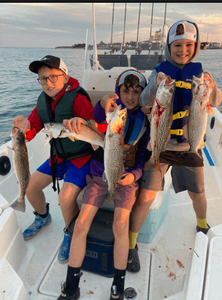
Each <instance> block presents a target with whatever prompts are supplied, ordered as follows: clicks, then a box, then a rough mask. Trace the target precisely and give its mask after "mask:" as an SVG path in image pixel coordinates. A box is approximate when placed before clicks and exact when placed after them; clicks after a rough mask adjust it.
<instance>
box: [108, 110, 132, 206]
mask: <svg viewBox="0 0 222 300" xmlns="http://www.w3.org/2000/svg"><path fill="white" fill-rule="evenodd" d="M106 120H107V123H108V127H107V131H106V136H105V149H104V167H105V169H104V174H103V180H104V181H107V182H108V195H107V199H109V200H110V199H115V198H118V199H121V198H120V196H119V194H118V193H117V191H116V186H115V185H116V183H117V182H118V181H119V180H120V179H121V177H122V175H123V172H124V163H123V148H124V130H125V127H126V120H127V109H126V108H124V109H122V110H121V105H119V106H118V107H116V108H115V110H114V111H113V112H112V113H107V115H106Z"/></svg>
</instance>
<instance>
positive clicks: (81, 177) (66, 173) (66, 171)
mask: <svg viewBox="0 0 222 300" xmlns="http://www.w3.org/2000/svg"><path fill="white" fill-rule="evenodd" d="M89 166H90V162H89V161H87V163H85V165H84V166H82V167H81V168H79V169H78V168H77V167H75V166H74V165H73V164H72V163H71V162H69V161H68V162H64V161H62V162H61V163H59V164H57V172H56V178H58V179H59V180H62V179H64V182H70V183H73V184H75V185H77V186H78V187H79V188H80V189H81V190H82V189H83V188H84V187H85V186H86V175H87V174H89ZM37 171H39V172H41V173H43V174H46V175H50V176H52V168H51V167H50V166H49V159H47V160H46V161H45V162H44V163H43V164H42V165H41V166H40V167H39V168H38V169H37Z"/></svg>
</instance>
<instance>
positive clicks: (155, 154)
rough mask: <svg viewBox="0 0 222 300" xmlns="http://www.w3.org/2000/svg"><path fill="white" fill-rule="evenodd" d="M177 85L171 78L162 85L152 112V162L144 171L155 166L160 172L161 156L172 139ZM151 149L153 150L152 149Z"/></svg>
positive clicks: (165, 79)
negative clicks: (171, 131) (171, 130)
mask: <svg viewBox="0 0 222 300" xmlns="http://www.w3.org/2000/svg"><path fill="white" fill-rule="evenodd" d="M175 88H176V84H175V80H173V79H171V77H170V76H166V77H165V78H164V79H163V80H162V81H161V83H160V85H159V87H158V89H157V92H156V98H155V101H154V104H153V108H152V111H151V116H152V118H151V132H150V142H149V144H148V149H149V150H152V155H151V158H150V160H149V161H148V162H147V163H146V164H145V166H144V170H147V169H148V168H149V167H153V166H155V167H156V168H157V169H158V170H160V166H159V156H160V152H162V151H164V149H165V147H166V144H167V142H168V140H169V138H170V128H171V125H172V122H173V99H174V92H175ZM150 148H151V149H150Z"/></svg>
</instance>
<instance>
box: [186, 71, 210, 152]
mask: <svg viewBox="0 0 222 300" xmlns="http://www.w3.org/2000/svg"><path fill="white" fill-rule="evenodd" d="M191 91H192V101H191V104H190V108H189V115H188V121H187V127H188V140H189V144H190V152H193V153H197V155H199V154H198V152H197V150H198V149H200V148H203V147H204V133H205V131H206V127H207V119H208V114H214V112H213V110H212V108H211V107H210V105H209V96H210V93H211V91H212V86H211V84H210V83H209V82H208V81H204V75H203V73H202V74H201V77H195V76H193V80H192V84H191Z"/></svg>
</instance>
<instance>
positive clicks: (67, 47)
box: [55, 46, 85, 49]
mask: <svg viewBox="0 0 222 300" xmlns="http://www.w3.org/2000/svg"><path fill="white" fill-rule="evenodd" d="M63 48H64V49H85V47H81V46H77V47H73V46H58V47H55V49H63Z"/></svg>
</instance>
